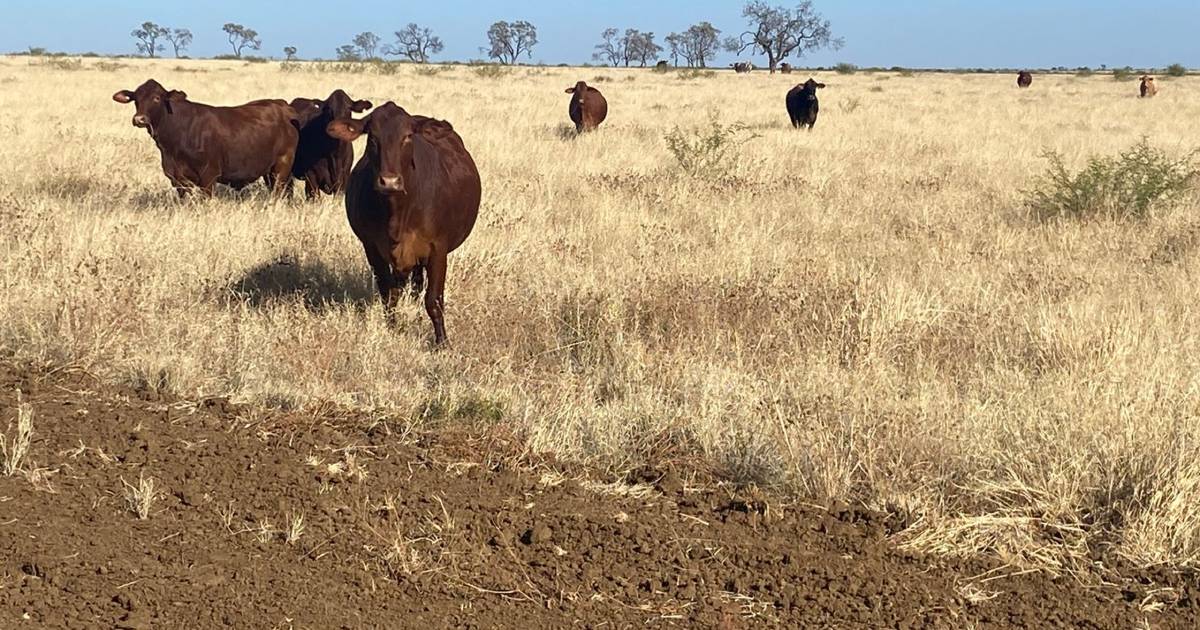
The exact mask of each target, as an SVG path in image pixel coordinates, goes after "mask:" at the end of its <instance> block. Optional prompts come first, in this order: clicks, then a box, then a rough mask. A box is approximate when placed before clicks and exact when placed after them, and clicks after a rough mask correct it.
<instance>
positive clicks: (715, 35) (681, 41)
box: [660, 22, 721, 68]
mask: <svg viewBox="0 0 1200 630" xmlns="http://www.w3.org/2000/svg"><path fill="white" fill-rule="evenodd" d="M666 42H667V45H668V46H670V47H671V56H672V57H673V58H674V59H675V65H679V58H680V57H683V59H684V61H686V62H687V65H688V67H689V68H692V67H695V68H705V67H707V66H708V62H709V60H711V59H713V58H714V57H716V56H717V49H718V48H719V47H720V42H721V30H720V29H718V28H717V27H715V26H713V25H712V24H710V23H708V22H701V23H699V24H693V25H692V26H690V27H688V30H686V31H684V32H682V33H671V34H670V35H667V38H666ZM660 51H661V48H660Z"/></svg>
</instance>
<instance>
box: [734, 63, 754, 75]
mask: <svg viewBox="0 0 1200 630" xmlns="http://www.w3.org/2000/svg"><path fill="white" fill-rule="evenodd" d="M729 67H730V68H733V71H734V72H736V73H738V74H745V73H747V72H750V71H751V70H753V69H754V64H752V63H750V62H749V61H739V62H737V63H731V64H729Z"/></svg>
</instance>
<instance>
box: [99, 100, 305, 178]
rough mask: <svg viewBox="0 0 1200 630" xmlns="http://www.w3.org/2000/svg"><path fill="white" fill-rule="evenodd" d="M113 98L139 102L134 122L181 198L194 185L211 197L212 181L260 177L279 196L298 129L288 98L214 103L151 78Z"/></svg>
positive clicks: (126, 101) (291, 158) (293, 151)
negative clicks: (232, 104) (149, 141)
mask: <svg viewBox="0 0 1200 630" xmlns="http://www.w3.org/2000/svg"><path fill="white" fill-rule="evenodd" d="M113 100H114V101H116V102H118V103H134V104H135V105H136V106H137V113H136V114H134V116H133V126H135V127H141V128H143V129H146V131H148V132H149V133H150V137H151V138H154V142H155V144H157V145H158V149H159V151H160V152H161V153H162V168H163V174H165V175H166V176H167V179H170V180H171V184H172V185H174V186H175V190H176V191H178V193H179V196H180V197H183V196H184V195H185V194H187V192H188V191H190V190H192V189H195V188H199V189H200V190H201V191H202V192H203V193H204V194H206V195H210V196H211V195H212V192H213V186H214V185H215V184H218V183H221V184H225V185H227V186H232V187H233V188H238V189H240V188H244V187H245V186H247V185H249V184H251V183H252V182H254V181H255V180H257V179H259V178H262V179H263V181H264V182H266V184H267V187H268V188H271V189H272V191H273V192H274V193H275V194H276V195H279V194H280V193H282V192H283V191H284V189H285V187H286V185H287V183H288V182H289V181H290V177H291V174H292V161H293V159H294V158H295V155H296V144H297V142H298V140H299V137H300V132H299V120H298V118H297V116H296V113H295V111H293V110H292V108H291V107H290V106H289V105H288V104H287V102H286V101H282V100H269V101H253V102H250V103H246V104H245V105H239V106H237V107H214V106H212V105H204V104H202V103H193V102H191V101H189V100H187V94H184V93H183V92H180V91H179V90H168V89H166V88H164V87H163V86H162V85H161V84H159V82H158V81H155V80H154V79H150V80H149V81H146V82H145V83H143V84H142V85H141V86H139V87H138V88H137V89H136V90H134V91H132V92H131V91H129V90H121V91H120V92H117V93H116V94H113Z"/></svg>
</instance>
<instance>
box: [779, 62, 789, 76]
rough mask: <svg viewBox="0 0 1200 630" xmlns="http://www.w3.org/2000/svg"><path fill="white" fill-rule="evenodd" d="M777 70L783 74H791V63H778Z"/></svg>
mask: <svg viewBox="0 0 1200 630" xmlns="http://www.w3.org/2000/svg"><path fill="white" fill-rule="evenodd" d="M779 71H780V72H782V73H784V74H791V73H792V64H790V63H787V62H784V63H781V64H779Z"/></svg>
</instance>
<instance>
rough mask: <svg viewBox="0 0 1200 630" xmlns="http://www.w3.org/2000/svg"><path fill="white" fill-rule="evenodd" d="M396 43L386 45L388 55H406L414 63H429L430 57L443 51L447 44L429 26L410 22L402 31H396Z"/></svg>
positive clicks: (384, 50) (385, 52)
mask: <svg viewBox="0 0 1200 630" xmlns="http://www.w3.org/2000/svg"><path fill="white" fill-rule="evenodd" d="M395 35H396V43H395V44H392V45H391V46H385V47H384V49H383V52H384V54H386V55H397V56H400V57H405V58H406V59H408V60H409V61H412V62H414V63H429V58H430V57H431V56H433V55H436V54H438V53H440V52H442V49H444V48H445V47H446V46H445V45H444V44H442V38H440V37H438V36H437V35H434V34H433V30H432V29H430V28H429V27H427V26H426V27H421V26H418V25H417V24H415V23H412V22H410V23H409V24H408V26H406V27H404V30H402V31H396V33H395Z"/></svg>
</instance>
